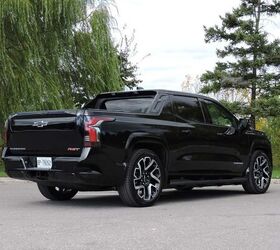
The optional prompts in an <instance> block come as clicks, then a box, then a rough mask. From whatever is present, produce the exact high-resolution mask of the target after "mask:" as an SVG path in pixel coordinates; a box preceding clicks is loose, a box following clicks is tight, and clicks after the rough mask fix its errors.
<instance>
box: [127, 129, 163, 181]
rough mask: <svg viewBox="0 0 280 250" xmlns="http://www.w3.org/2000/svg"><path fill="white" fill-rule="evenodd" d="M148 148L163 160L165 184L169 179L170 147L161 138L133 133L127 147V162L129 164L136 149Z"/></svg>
mask: <svg viewBox="0 0 280 250" xmlns="http://www.w3.org/2000/svg"><path fill="white" fill-rule="evenodd" d="M140 148H146V149H150V150H152V151H154V152H155V153H157V154H160V155H158V156H159V157H160V159H161V162H162V165H163V168H164V169H163V170H164V180H165V181H164V183H165V184H166V183H167V179H168V162H169V155H168V147H167V145H166V143H165V142H164V141H163V140H162V139H161V138H159V137H157V136H154V135H151V134H148V133H133V134H131V135H130V136H129V138H128V140H127V142H126V145H125V162H128V161H129V159H130V157H131V155H132V154H133V152H134V151H135V150H136V149H140Z"/></svg>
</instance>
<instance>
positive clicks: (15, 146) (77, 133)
mask: <svg viewBox="0 0 280 250" xmlns="http://www.w3.org/2000/svg"><path fill="white" fill-rule="evenodd" d="M82 126H83V111H77V110H69V111H44V112H42V111H41V112H32V113H18V114H16V115H14V116H12V117H11V118H10V123H9V129H10V133H9V140H8V145H7V146H8V149H9V151H10V153H11V155H26V156H28V155H32V156H34V155H40V156H68V155H69V156H78V155H80V154H81V150H82V147H83V129H82Z"/></svg>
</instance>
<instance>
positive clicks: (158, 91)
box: [96, 89, 216, 101]
mask: <svg viewBox="0 0 280 250" xmlns="http://www.w3.org/2000/svg"><path fill="white" fill-rule="evenodd" d="M156 94H167V95H168V94H171V95H185V96H193V97H198V98H202V99H208V100H212V101H216V100H214V99H213V98H211V97H208V96H204V95H200V94H193V93H188V92H181V91H174V90H164V89H151V90H131V91H118V92H107V93H102V94H99V95H97V96H96V97H97V98H98V97H101V98H109V97H114V96H115V97H118V96H119V97H128V96H138V95H139V96H141V95H145V96H149V95H156Z"/></svg>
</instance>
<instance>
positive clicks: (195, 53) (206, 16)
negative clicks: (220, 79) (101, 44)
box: [114, 0, 279, 90]
mask: <svg viewBox="0 0 280 250" xmlns="http://www.w3.org/2000/svg"><path fill="white" fill-rule="evenodd" d="M115 3H116V5H117V8H118V12H119V16H118V17H117V21H118V24H119V26H120V27H122V26H123V25H125V24H127V26H128V28H129V31H130V32H131V33H132V31H133V30H134V29H135V31H136V33H135V35H136V37H135V40H136V42H137V44H138V46H137V51H138V53H137V55H136V56H135V57H134V58H133V60H134V61H135V62H139V68H140V69H139V72H140V74H141V79H143V84H142V86H143V87H144V88H145V89H150V88H166V89H174V90H180V89H181V83H182V81H183V80H184V76H185V75H186V74H191V75H197V74H202V73H203V72H204V71H205V70H206V69H212V68H213V67H214V65H215V62H216V60H217V58H216V54H215V50H216V46H217V44H205V42H204V31H203V25H206V26H212V25H214V24H219V23H220V20H219V15H224V13H225V12H227V11H231V9H232V8H233V7H234V6H238V4H239V3H240V0H231V1H225V0H211V1H207V0H203V1H189V0H173V1H169V0H115ZM114 15H115V14H114ZM278 24H279V23H278ZM275 25H276V27H275ZM275 30H279V27H278V28H277V22H276V24H274V25H271V33H272V34H273V36H274V38H275V36H276V35H278V37H279V34H276V33H275ZM149 53H150V54H151V55H150V56H148V57H147V58H146V59H144V60H142V58H143V57H145V56H146V55H147V54H149Z"/></svg>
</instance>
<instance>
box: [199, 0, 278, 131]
mask: <svg viewBox="0 0 280 250" xmlns="http://www.w3.org/2000/svg"><path fill="white" fill-rule="evenodd" d="M279 13H280V1H279V0H267V1H263V0H241V4H240V6H239V7H237V8H234V9H233V10H232V12H231V13H226V14H225V16H224V17H220V19H221V21H222V24H221V25H220V26H218V25H215V26H214V27H210V28H206V27H204V30H205V41H206V43H210V42H225V43H226V46H225V47H224V48H223V49H217V56H218V58H220V59H222V60H221V61H219V62H217V64H216V67H215V69H214V71H207V72H206V73H204V74H203V75H202V77H201V80H202V82H203V83H204V86H203V88H202V90H201V92H202V93H211V92H212V93H217V92H219V91H220V90H223V89H230V88H234V89H247V90H248V91H249V93H250V98H249V99H250V100H249V102H248V103H247V105H246V104H244V103H239V104H238V105H237V109H239V110H240V109H243V111H244V109H245V113H247V114H250V115H251V120H252V125H253V126H254V127H255V117H256V116H264V117H266V116H269V115H271V116H273V115H278V114H279V108H278V109H277V108H275V107H277V106H278V107H279V104H280V98H279V97H280V40H279V39H275V40H273V41H271V40H270V39H269V34H268V32H266V30H265V26H264V20H267V19H268V18H270V17H272V16H276V15H279ZM225 58H229V60H228V61H225ZM235 106H236V104H235Z"/></svg>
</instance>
